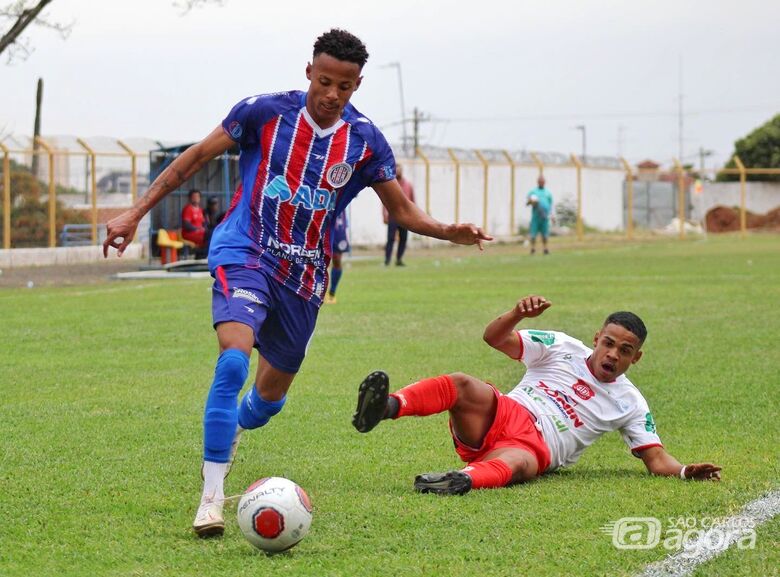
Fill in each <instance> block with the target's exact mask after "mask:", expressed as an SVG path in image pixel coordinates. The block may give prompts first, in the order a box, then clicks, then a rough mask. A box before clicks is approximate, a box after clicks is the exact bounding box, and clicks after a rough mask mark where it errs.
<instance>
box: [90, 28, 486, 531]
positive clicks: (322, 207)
mask: <svg viewBox="0 0 780 577" xmlns="http://www.w3.org/2000/svg"><path fill="white" fill-rule="evenodd" d="M367 59H368V52H367V51H366V47H365V45H364V44H363V42H362V41H361V40H360V39H359V38H357V37H356V36H354V35H352V34H350V33H349V32H346V31H344V30H339V29H333V30H330V31H328V32H326V33H325V34H323V35H322V36H320V37H319V38H318V39H317V41H316V42H315V44H314V52H313V55H312V60H311V62H310V63H309V64H308V65H307V66H306V78H307V79H308V81H309V86H308V90H307V91H306V92H303V91H299V90H293V91H289V92H277V93H273V94H265V95H260V96H252V97H250V98H246V99H244V100H242V101H241V102H239V103H238V104H236V105H235V106H234V107H233V109H232V110H231V111H230V113H229V114H228V115H227V117H226V118H225V119H224V120H223V121H222V124H221V125H219V126H217V127H216V128H215V129H214V130H213V131H212V133H211V134H209V135H208V136H207V137H206V138H205V139H203V140H202V141H200V142H198V143H197V144H194V145H193V146H191V147H189V148H188V149H187V150H186V151H184V152H183V153H182V154H181V155H179V156H178V157H176V159H175V160H174V161H173V162H171V164H170V165H168V167H167V168H166V169H165V170H163V171H162V173H160V175H159V176H158V177H157V178H156V179H155V180H154V182H153V183H152V185H151V186H150V187H149V190H148V191H147V192H146V193H145V194H144V195H143V196H142V197H141V198H140V199H138V201H137V202H136V203H135V205H134V206H133V208H131V209H130V210H128V211H126V212H124V213H122V214H121V215H119V216H118V217H116V218H114V219H112V220H110V221H109V222H108V224H107V226H106V240H105V242H104V243H103V254H104V255H108V250H109V247H113V248H115V249H116V250H117V254H119V255H120V256H121V254H122V252H123V251H124V250H125V248H126V247H127V245H128V244H129V243H130V241H131V240H132V239H133V235H134V234H135V230H136V228H137V227H138V223H139V221H140V220H141V218H142V217H143V216H144V215H145V214H146V213H147V212H149V210H151V208H152V207H153V206H154V205H155V204H157V203H158V202H159V201H160V200H162V199H163V198H164V197H165V196H166V195H167V194H169V193H170V192H172V191H173V190H176V189H177V188H178V187H180V186H182V184H184V183H185V182H187V181H188V180H189V179H190V178H192V177H193V176H194V175H195V173H196V172H197V171H198V170H200V169H201V168H202V167H203V166H205V164H206V163H207V162H208V161H209V160H211V159H212V158H215V157H217V156H219V155H221V154H223V153H224V152H226V151H227V150H229V149H231V148H233V147H235V146H238V147H239V148H240V158H239V165H240V169H241V182H240V185H239V187H238V189H237V190H236V193H235V194H234V195H233V200H232V202H231V204H230V208H229V209H228V211H227V213H226V214H225V217H224V219H223V220H222V222H220V224H219V225H218V226H217V228H216V229H215V230H214V234H213V236H212V238H211V242H210V244H209V255H208V260H209V270H210V272H211V274H212V276H213V277H214V285H213V290H212V320H213V325H214V327H215V329H216V332H217V340H218V341H219V358H218V359H217V363H216V369H215V371H214V379H213V381H212V384H211V388H210V390H209V393H208V396H207V398H206V407H205V411H204V417H203V430H204V434H203V448H204V451H203V460H204V462H203V467H202V472H203V478H204V482H203V492H202V494H201V500H200V505H199V507H198V512H197V513H196V516H195V521H194V522H193V524H192V526H193V529H194V530H195V532H196V533H197V534H198V535H200V536H203V537H208V536H211V535H221V534H222V533H223V532H224V530H225V519H224V515H223V501H224V481H223V479H224V477H225V476H226V475H227V473H228V471H229V470H230V465H231V463H232V461H233V456H234V455H235V451H236V447H237V445H238V441H239V438H240V435H241V433H242V431H244V430H246V429H258V428H260V427H262V426H264V425H265V424H266V423H268V421H269V419H271V418H272V417H273V416H274V415H276V414H278V413H279V412H280V411H281V410H282V407H283V406H284V403H285V400H286V398H287V396H286V395H287V391H288V389H289V388H290V385H291V384H292V382H293V379H294V378H295V375H296V374H297V372H298V370H299V368H300V366H301V363H302V362H303V359H304V357H305V356H306V351H307V349H308V346H309V342H310V340H311V337H312V334H313V333H314V325H315V323H316V321H317V314H318V312H319V308H320V305H321V304H322V299H323V297H324V295H325V291H326V290H327V288H328V274H327V270H328V263H329V261H330V257H331V254H332V252H331V248H332V247H331V245H330V238H331V237H330V231H331V227H332V224H333V218H334V216H336V215H338V214H340V213H341V212H343V211H344V209H345V208H346V207H347V205H348V204H349V203H350V202H351V201H352V200H353V199H354V198H355V196H356V195H357V194H358V193H359V192H360V191H361V190H363V189H364V188H366V187H369V186H370V187H371V188H373V189H374V191H375V192H376V194H377V195H378V196H379V199H380V200H381V201H382V204H383V205H384V206H385V207H387V210H388V211H389V212H390V213H391V214H392V215H393V216H394V218H396V219H397V220H398V221H399V222H402V223H403V225H404V226H405V227H407V228H408V229H409V230H412V231H414V232H416V233H418V234H421V235H425V236H432V237H435V238H440V239H444V240H449V241H451V242H454V243H458V244H465V245H472V244H477V245H479V246H480V248H481V247H482V242H483V241H486V240H491V237H490V236H489V235H487V234H485V233H484V232H483V231H482V229H481V228H479V227H478V226H475V225H473V224H466V223H461V224H449V225H447V224H443V223H441V222H439V221H437V220H434V219H433V218H431V217H430V216H428V215H427V214H426V213H425V212H423V211H422V210H420V209H419V208H418V207H417V206H416V205H415V204H414V203H412V202H410V201H409V200H408V199H407V198H406V196H404V193H403V191H402V190H401V186H400V185H399V184H398V182H397V181H396V178H395V158H394V157H393V152H392V150H391V149H390V146H389V145H388V144H387V141H386V140H385V137H384V136H383V135H382V133H381V132H380V131H379V129H378V128H377V127H376V126H374V124H373V123H372V122H371V121H370V120H369V119H368V118H366V117H365V116H363V115H362V114H361V113H360V112H358V111H357V110H356V109H355V108H354V107H353V106H352V105H351V104H350V98H351V97H352V95H353V94H354V92H355V91H356V90H357V89H358V87H359V86H360V84H361V82H362V80H363V77H362V75H361V74H362V70H363V66H364V64H365V63H366V60H367ZM261 68H262V67H259V68H258V67H257V66H254V65H248V68H247V70H248V71H251V73H252V74H257V73H259V74H262V70H261ZM253 348H256V349H257V350H258V353H259V355H260V360H259V363H258V368H257V375H256V377H255V383H254V385H255V386H254V387H251V388H250V390H249V391H248V392H247V393H246V394H245V395H244V397H243V398H242V400H241V402H240V404H239V403H238V395H239V392H240V391H241V389H242V387H243V386H244V382H245V381H246V378H247V376H248V373H249V358H250V355H251V354H252V349H253Z"/></svg>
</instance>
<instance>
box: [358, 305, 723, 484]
mask: <svg viewBox="0 0 780 577" xmlns="http://www.w3.org/2000/svg"><path fill="white" fill-rule="evenodd" d="M550 306H551V303H550V301H548V300H547V299H545V298H544V297H542V296H536V295H532V296H527V297H525V298H523V299H521V300H520V301H518V303H517V304H516V305H515V306H514V307H513V308H512V309H511V310H510V311H508V312H506V313H504V314H503V315H501V316H499V317H498V318H497V319H495V320H493V321H492V322H491V323H490V324H489V325H488V326H487V328H486V329H485V334H484V339H485V341H486V342H487V343H488V344H489V345H490V346H491V347H493V348H494V349H497V350H499V351H501V352H502V353H504V354H505V355H507V356H508V357H509V358H510V359H514V360H517V361H520V362H522V363H523V364H525V365H526V367H527V371H526V373H525V375H524V376H523V379H522V380H521V381H520V383H519V384H518V385H517V386H516V387H515V388H514V389H512V391H510V392H509V394H507V395H503V394H501V393H500V392H499V391H498V390H497V389H496V388H495V387H494V386H493V385H491V384H489V383H486V382H484V381H481V380H479V379H477V378H475V377H472V376H469V375H466V374H463V373H453V374H450V375H442V376H439V377H433V378H428V379H423V380H421V381H418V382H416V383H412V384H411V385H408V386H406V387H404V388H402V389H400V390H399V391H397V392H395V393H393V394H390V395H388V392H389V382H388V377H387V375H386V374H385V373H383V372H381V371H376V372H374V373H371V374H370V375H368V377H366V379H365V380H364V381H363V383H361V385H360V389H359V392H358V406H357V411H356V412H355V416H354V418H353V420H352V423H353V425H354V426H355V428H356V429H357V430H358V431H360V432H362V433H365V432H368V431H370V430H371V429H373V428H374V427H375V426H376V425H377V424H378V423H379V421H381V420H382V419H388V418H392V419H397V418H399V417H407V416H426V415H432V414H435V413H441V412H443V411H449V414H450V432H451V434H452V438H453V440H454V442H455V450H456V451H457V453H458V455H459V456H460V458H461V459H462V460H463V461H464V462H466V463H467V466H466V467H465V468H463V469H462V470H459V471H449V472H446V473H427V474H424V475H418V476H417V477H416V479H415V482H414V486H415V489H417V490H418V491H420V492H422V493H436V494H457V495H462V494H464V493H467V492H468V491H470V490H471V489H484V488H492V487H503V486H505V485H509V484H511V483H520V482H523V481H530V480H532V479H534V478H536V477H538V476H540V475H542V474H544V473H547V472H550V471H554V470H555V469H557V468H559V467H564V466H568V465H573V464H574V463H576V462H577V459H579V457H580V455H582V453H583V451H584V450H585V449H586V448H587V447H588V446H590V445H592V444H593V443H594V442H595V441H596V439H598V438H599V437H600V436H601V435H603V434H604V433H608V432H610V431H620V432H621V434H622V436H623V440H624V442H625V443H626V445H627V446H628V448H629V449H630V451H631V453H632V454H633V455H634V456H636V457H639V458H640V459H642V461H643V462H644V464H645V466H646V467H647V470H648V471H649V472H650V473H651V474H653V475H664V476H677V477H680V478H681V479H697V480H719V479H720V470H721V469H720V467H718V466H717V465H713V464H710V463H697V464H690V465H682V464H681V463H679V462H678V461H677V459H675V458H674V457H672V456H671V455H670V454H669V453H667V452H666V450H665V449H664V447H663V445H662V444H661V439H660V438H659V436H658V434H657V433H656V429H655V422H654V420H653V416H652V413H651V412H650V409H649V407H648V405H647V401H645V399H644V397H643V396H642V394H641V393H640V392H639V389H637V388H636V387H635V386H634V385H633V384H632V383H631V381H629V380H628V378H626V376H625V374H624V373H625V372H626V371H627V370H628V368H629V367H630V366H631V365H633V364H634V363H636V362H638V361H639V359H640V358H641V357H642V350H641V347H642V344H643V343H644V340H645V338H646V336H647V329H646V328H645V325H644V323H643V322H642V320H641V319H640V318H639V317H638V316H637V315H635V314H633V313H630V312H617V313H613V314H611V315H610V316H608V317H607V319H606V320H605V321H604V324H603V326H602V327H601V329H600V330H599V331H598V332H597V333H596V335H595V336H594V338H593V349H590V348H589V347H587V346H585V345H584V344H583V343H582V342H580V341H578V340H577V339H574V338H572V337H570V336H568V335H566V334H564V333H561V332H555V331H538V330H526V329H523V330H518V329H517V328H516V327H517V324H518V323H519V322H520V321H521V320H523V319H526V318H532V317H537V316H539V315H540V314H542V313H543V312H544V311H545V310H547V309H548V308H549V307H550Z"/></svg>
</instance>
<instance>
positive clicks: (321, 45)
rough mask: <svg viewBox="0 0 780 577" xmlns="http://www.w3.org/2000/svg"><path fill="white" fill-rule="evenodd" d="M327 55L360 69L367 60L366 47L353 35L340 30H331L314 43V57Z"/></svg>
mask: <svg viewBox="0 0 780 577" xmlns="http://www.w3.org/2000/svg"><path fill="white" fill-rule="evenodd" d="M323 53H324V54H329V55H330V56H333V58H336V59H337V60H344V61H345V62H354V63H355V64H357V65H358V66H360V68H361V69H362V68H363V66H364V65H365V63H366V61H367V60H368V50H366V45H365V44H363V41H362V40H360V38H358V37H357V36H355V35H354V34H352V33H350V32H347V31H346V30H342V29H340V28H331V29H330V30H328V31H327V32H325V33H324V34H322V35H321V36H320V37H319V38H317V41H316V42H315V43H314V55H313V58H316V57H317V55H318V54H323Z"/></svg>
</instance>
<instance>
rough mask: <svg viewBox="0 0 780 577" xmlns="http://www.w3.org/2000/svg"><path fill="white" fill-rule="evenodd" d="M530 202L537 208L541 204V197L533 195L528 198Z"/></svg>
mask: <svg viewBox="0 0 780 577" xmlns="http://www.w3.org/2000/svg"><path fill="white" fill-rule="evenodd" d="M528 202H530V203H531V204H532V205H533V206H536V205H537V204H539V197H538V196H536V195H535V194H532V195H531V196H529V197H528Z"/></svg>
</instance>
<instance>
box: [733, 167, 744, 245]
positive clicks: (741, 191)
mask: <svg viewBox="0 0 780 577" xmlns="http://www.w3.org/2000/svg"><path fill="white" fill-rule="evenodd" d="M734 164H736V165H737V168H738V169H739V230H740V235H741V236H742V238H745V235H746V233H747V207H746V206H745V205H746V204H747V198H746V197H747V194H746V192H745V184H746V183H745V181H746V180H747V172H746V171H745V165H744V164H742V159H740V158H739V156H737V155H736V154H735V155H734Z"/></svg>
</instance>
